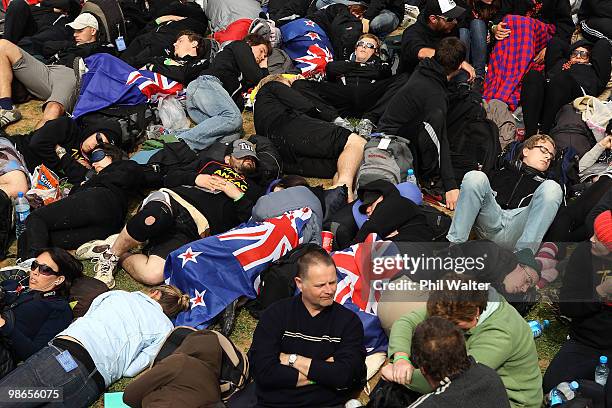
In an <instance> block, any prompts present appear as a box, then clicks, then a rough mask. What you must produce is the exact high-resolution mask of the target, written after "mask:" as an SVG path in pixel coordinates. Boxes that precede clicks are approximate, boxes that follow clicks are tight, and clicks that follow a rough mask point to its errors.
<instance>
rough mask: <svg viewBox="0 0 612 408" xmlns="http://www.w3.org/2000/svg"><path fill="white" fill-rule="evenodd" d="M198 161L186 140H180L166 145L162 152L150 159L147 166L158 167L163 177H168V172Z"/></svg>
mask: <svg viewBox="0 0 612 408" xmlns="http://www.w3.org/2000/svg"><path fill="white" fill-rule="evenodd" d="M196 160H197V155H196V153H195V152H194V151H193V150H191V148H190V147H189V146H187V143H185V141H184V140H179V141H177V142H173V143H166V144H164V147H162V148H161V150H159V151H158V152H156V153H155V154H154V155H153V156H151V158H149V160H148V161H147V164H149V165H151V166H153V167H157V168H158V170H159V172H160V173H161V174H162V175H166V174H168V171H170V170H172V169H176V168H181V167H185V166H188V165H190V164H191V163H193V162H194V161H196Z"/></svg>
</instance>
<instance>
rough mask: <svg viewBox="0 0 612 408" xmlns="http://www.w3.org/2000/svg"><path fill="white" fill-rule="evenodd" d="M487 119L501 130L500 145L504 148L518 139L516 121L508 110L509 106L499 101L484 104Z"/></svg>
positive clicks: (492, 100) (493, 100)
mask: <svg viewBox="0 0 612 408" xmlns="http://www.w3.org/2000/svg"><path fill="white" fill-rule="evenodd" d="M484 108H485V111H486V112H487V118H488V119H491V120H492V121H493V122H495V124H496V125H497V128H498V129H499V143H500V145H501V147H502V149H503V148H504V147H506V145H507V144H508V143H510V142H513V141H514V140H515V139H516V121H515V119H514V116H513V115H512V113H511V112H510V110H509V109H508V105H507V104H506V103H505V102H502V101H500V100H498V99H491V100H490V101H488V102H486V101H485V102H484Z"/></svg>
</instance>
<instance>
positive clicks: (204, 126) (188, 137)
mask: <svg viewBox="0 0 612 408" xmlns="http://www.w3.org/2000/svg"><path fill="white" fill-rule="evenodd" d="M187 113H188V114H189V117H190V118H191V119H192V120H193V121H194V122H195V123H196V124H197V125H196V126H195V127H193V128H191V129H183V130H179V131H177V132H176V137H177V138H179V139H183V140H184V141H185V143H187V145H189V147H191V148H192V149H194V150H202V149H205V148H207V147H208V146H210V145H211V144H213V143H214V142H216V141H218V140H219V139H222V138H225V137H228V136H235V138H236V139H237V138H239V137H240V132H241V130H242V115H241V114H240V110H239V109H238V107H237V106H236V103H235V102H234V100H233V99H232V98H231V97H230V96H229V94H228V93H227V91H226V90H225V89H224V88H223V85H222V84H221V81H220V80H219V79H218V78H217V77H215V76H211V75H202V76H200V77H198V78H197V79H195V80H193V81H191V82H190V83H189V85H188V86H187Z"/></svg>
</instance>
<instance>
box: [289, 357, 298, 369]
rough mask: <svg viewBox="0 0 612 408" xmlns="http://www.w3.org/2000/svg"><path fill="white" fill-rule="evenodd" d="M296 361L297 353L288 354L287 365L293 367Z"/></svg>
mask: <svg viewBox="0 0 612 408" xmlns="http://www.w3.org/2000/svg"><path fill="white" fill-rule="evenodd" d="M296 361H297V354H289V367H293V365H294V364H295V362H296Z"/></svg>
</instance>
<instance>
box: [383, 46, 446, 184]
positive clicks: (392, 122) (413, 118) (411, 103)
mask: <svg viewBox="0 0 612 408" xmlns="http://www.w3.org/2000/svg"><path fill="white" fill-rule="evenodd" d="M447 87H448V81H447V79H446V74H445V73H444V69H443V68H442V66H441V65H440V64H439V63H438V62H436V61H435V60H433V59H432V58H425V59H424V60H423V61H421V62H420V64H419V66H418V67H417V68H416V70H415V71H414V73H413V74H412V75H411V76H410V79H408V82H406V84H405V85H404V86H403V87H401V88H400V89H399V90H398V91H397V92H396V93H395V95H394V96H393V97H392V98H391V100H390V101H389V104H388V105H387V109H386V110H385V113H384V114H383V115H382V117H381V118H380V121H379V122H378V129H379V131H380V132H384V133H387V134H389V135H399V136H401V134H400V129H403V130H402V132H406V133H409V134H416V132H418V126H420V125H421V124H422V122H425V121H427V118H428V115H429V114H430V113H431V112H435V111H441V114H442V116H443V117H446V116H447V112H448V94H447V92H448V89H447ZM409 127H414V129H411V130H408V128H409ZM437 136H438V139H439V141H440V177H441V179H442V184H443V186H444V190H445V191H450V190H452V189H455V188H457V183H456V181H455V176H454V172H453V167H452V163H451V159H450V148H449V145H448V139H447V137H446V129H443V130H442V131H441V134H439V135H437Z"/></svg>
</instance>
